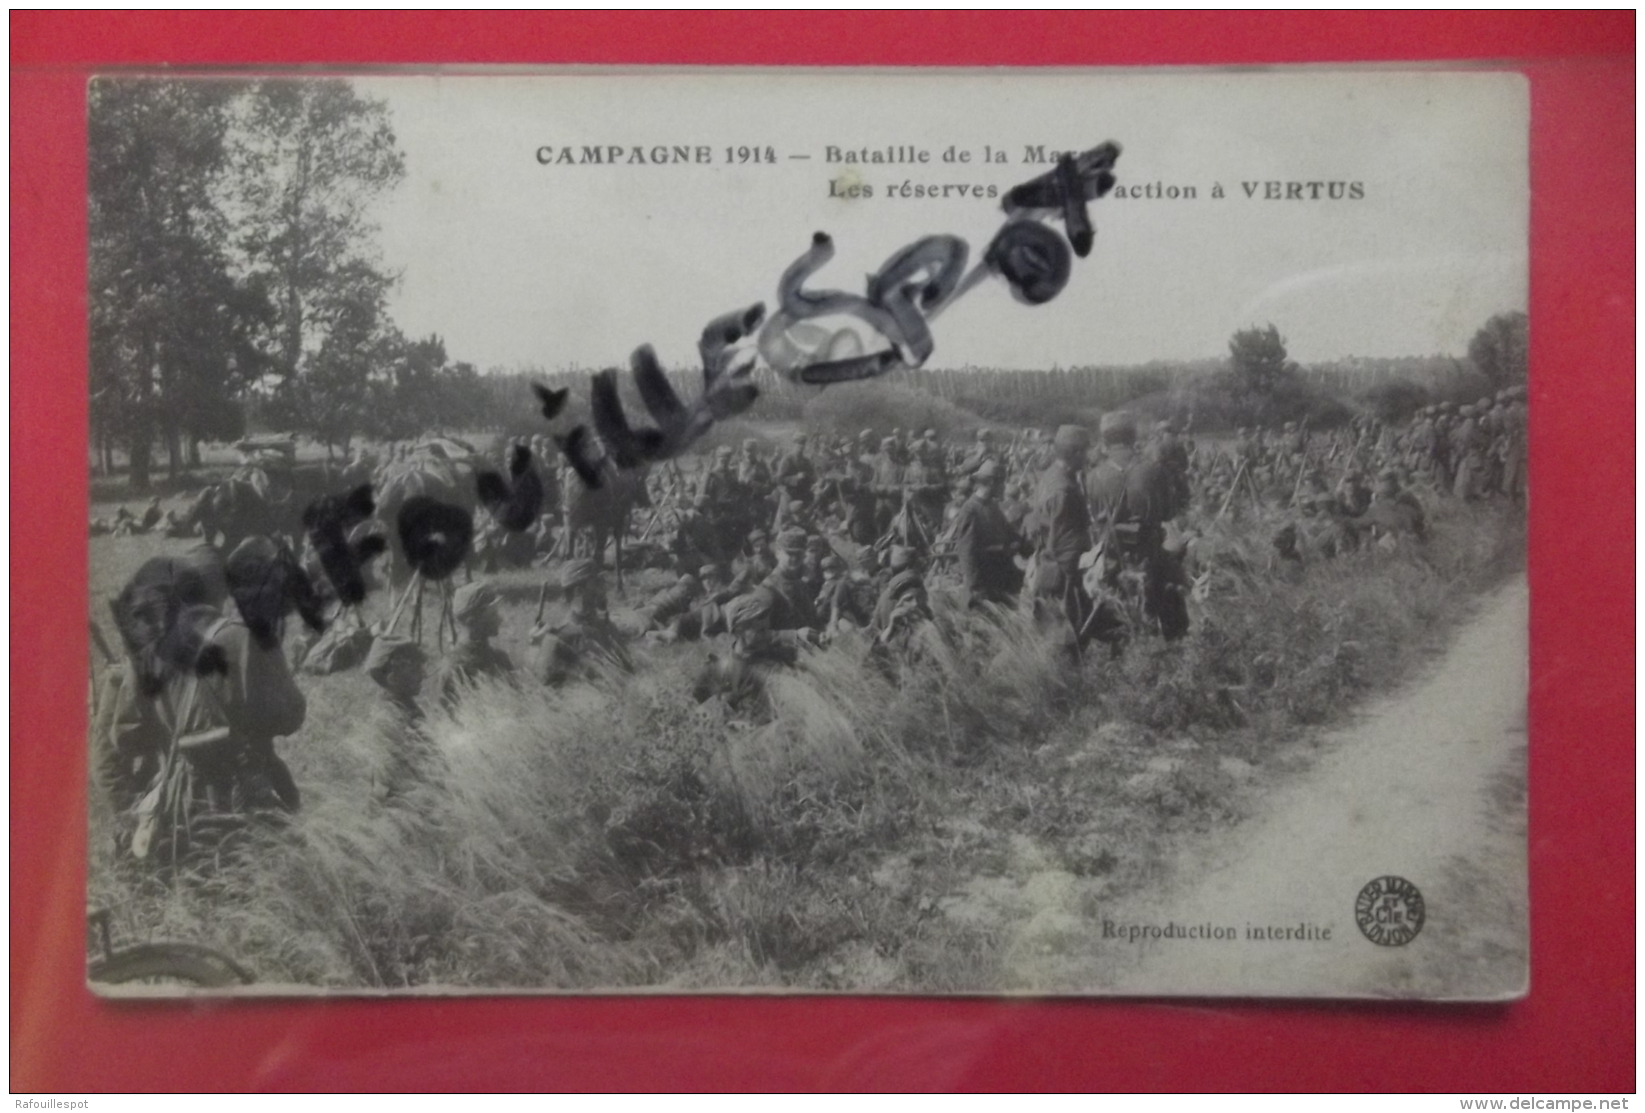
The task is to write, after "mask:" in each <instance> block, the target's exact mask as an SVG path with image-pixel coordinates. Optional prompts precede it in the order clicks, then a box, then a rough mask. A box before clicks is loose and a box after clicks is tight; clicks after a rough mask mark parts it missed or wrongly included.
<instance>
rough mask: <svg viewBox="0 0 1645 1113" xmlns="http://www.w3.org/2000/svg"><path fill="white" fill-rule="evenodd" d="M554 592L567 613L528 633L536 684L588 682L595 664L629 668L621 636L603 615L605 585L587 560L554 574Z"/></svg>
mask: <svg viewBox="0 0 1645 1113" xmlns="http://www.w3.org/2000/svg"><path fill="white" fill-rule="evenodd" d="M560 592H561V594H562V595H563V596H564V597H565V598H567V599H568V600H570V601H571V608H572V609H571V614H570V616H569V617H568V618H567V619H566V620H565V621H563V622H560V623H558V624H549V623H544V624H541V625H538V626H536V627H534V628H533V629H532V631H531V642H532V644H533V645H534V646H535V647H536V648H535V650H534V651H533V653H532V660H531V673H532V676H534V677H535V678H536V679H537V680H538V682H540V683H542V684H545V685H547V686H548V687H550V688H558V687H559V686H560V685H562V684H564V683H565V682H566V681H567V680H571V679H575V678H583V679H593V678H594V677H595V676H597V675H598V666H599V665H601V664H605V665H615V666H616V667H618V668H620V669H624V670H627V669H629V668H631V667H632V663H631V662H630V660H629V657H628V649H627V647H626V646H625V645H624V644H623V637H622V633H621V632H620V631H619V630H618V629H617V628H616V626H614V625H612V622H611V616H610V615H609V614H608V613H607V611H606V597H605V584H604V582H603V579H602V577H601V575H600V569H599V567H598V566H597V565H595V563H594V562H593V561H591V560H587V559H584V558H578V559H575V560H568V561H566V563H565V566H564V567H563V568H561V569H560Z"/></svg>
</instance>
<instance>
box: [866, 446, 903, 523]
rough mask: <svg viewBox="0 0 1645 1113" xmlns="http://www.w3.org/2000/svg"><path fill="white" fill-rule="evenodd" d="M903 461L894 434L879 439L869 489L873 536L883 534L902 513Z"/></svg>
mask: <svg viewBox="0 0 1645 1113" xmlns="http://www.w3.org/2000/svg"><path fill="white" fill-rule="evenodd" d="M903 473H904V461H903V456H902V451H901V449H900V448H899V446H898V444H897V438H896V437H895V436H890V437H886V438H885V439H883V440H882V441H880V452H879V455H878V456H877V457H875V459H874V474H873V477H872V478H871V479H870V481H869V489H870V490H871V491H872V492H873V494H874V499H875V502H876V509H875V515H874V518H875V520H874V536H875V537H876V538H878V537H883V536H885V534H886V532H887V531H888V530H890V528H891V523H892V522H893V521H894V520H895V519H896V517H897V515H898V514H900V513H902V505H903Z"/></svg>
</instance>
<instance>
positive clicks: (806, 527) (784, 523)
mask: <svg viewBox="0 0 1645 1113" xmlns="http://www.w3.org/2000/svg"><path fill="white" fill-rule="evenodd" d="M816 528H817V527H816V523H815V522H814V521H813V520H812V518H811V513H810V511H808V510H807V509H806V504H805V503H804V502H803V501H801V500H800V499H789V500H787V501H786V502H784V501H782V496H781V494H780V493H779V495H778V506H777V516H776V518H775V520H774V521H773V522H772V525H771V532H772V533H779V534H780V533H782V532H783V531H784V530H787V529H797V530H799V531H800V532H801V533H811V532H813V531H815V529H816Z"/></svg>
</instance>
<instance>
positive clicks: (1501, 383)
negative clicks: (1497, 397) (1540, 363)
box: [1468, 312, 1530, 390]
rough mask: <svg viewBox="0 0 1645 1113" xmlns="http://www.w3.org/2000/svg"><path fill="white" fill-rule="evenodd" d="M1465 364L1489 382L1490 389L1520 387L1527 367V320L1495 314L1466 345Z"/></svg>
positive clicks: (1524, 317)
mask: <svg viewBox="0 0 1645 1113" xmlns="http://www.w3.org/2000/svg"><path fill="white" fill-rule="evenodd" d="M1468 362H1469V363H1472V364H1473V365H1474V368H1475V370H1477V371H1478V372H1479V373H1480V374H1481V375H1484V376H1485V377H1486V378H1487V379H1489V380H1490V381H1491V386H1492V389H1495V390H1500V389H1502V388H1503V387H1505V386H1512V385H1514V384H1516V383H1523V382H1524V381H1525V376H1526V373H1527V371H1528V368H1529V364H1530V318H1529V317H1527V316H1526V315H1525V314H1524V313H1520V312H1513V313H1498V314H1497V315H1496V316H1495V317H1492V318H1491V319H1490V320H1489V321H1486V322H1485V324H1484V325H1483V326H1481V328H1480V330H1479V331H1478V332H1476V333H1474V338H1473V339H1472V340H1470V341H1469V342H1468Z"/></svg>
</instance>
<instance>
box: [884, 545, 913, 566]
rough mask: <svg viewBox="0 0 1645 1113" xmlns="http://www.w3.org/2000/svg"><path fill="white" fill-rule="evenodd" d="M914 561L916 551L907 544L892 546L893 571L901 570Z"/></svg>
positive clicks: (891, 562)
mask: <svg viewBox="0 0 1645 1113" xmlns="http://www.w3.org/2000/svg"><path fill="white" fill-rule="evenodd" d="M912 563H914V551H913V550H912V549H910V548H909V547H908V546H907V545H893V546H891V561H890V564H891V571H893V572H900V571H902V570H903V569H904V568H907V567H908V566H909V565H910V564H912Z"/></svg>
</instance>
